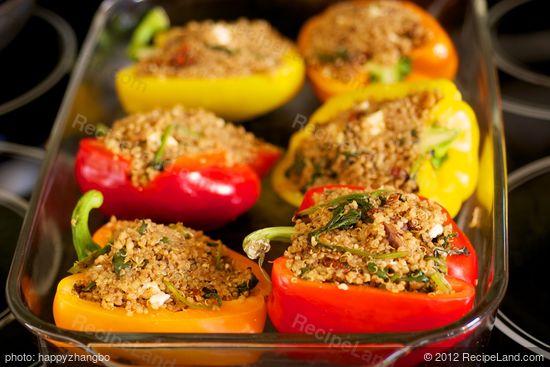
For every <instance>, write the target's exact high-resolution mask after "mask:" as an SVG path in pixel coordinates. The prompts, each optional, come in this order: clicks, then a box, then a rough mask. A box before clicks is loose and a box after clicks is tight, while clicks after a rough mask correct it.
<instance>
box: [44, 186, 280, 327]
mask: <svg viewBox="0 0 550 367" xmlns="http://www.w3.org/2000/svg"><path fill="white" fill-rule="evenodd" d="M102 201H103V197H102V195H101V193H100V192H98V191H89V192H88V193H86V194H85V195H84V196H83V197H82V198H81V200H80V201H79V203H78V204H77V207H76V208H75V211H74V212H73V217H72V220H71V227H72V230H73V242H74V245H75V249H76V250H77V254H78V259H79V261H83V260H84V261H86V259H87V257H88V259H89V256H93V254H94V251H97V250H100V249H102V248H104V246H105V245H106V244H107V243H108V242H109V241H110V240H111V239H112V234H113V233H112V230H113V228H112V225H110V224H106V225H104V226H102V227H101V228H100V229H99V230H97V231H96V232H95V234H94V235H93V237H92V236H91V235H90V232H89V230H88V223H87V222H88V215H89V212H90V211H91V209H93V208H97V207H100V206H101V204H102ZM221 251H222V253H223V255H224V256H228V257H230V258H231V259H232V260H233V262H234V264H235V265H236V266H237V267H240V268H247V267H249V268H251V269H252V272H253V274H254V275H255V276H256V278H257V279H258V280H259V283H258V284H257V285H256V286H255V287H254V289H253V290H252V292H251V295H250V296H249V297H246V298H245V299H237V300H233V301H224V302H223V303H222V305H221V306H220V307H219V308H218V309H192V308H188V309H185V310H182V311H178V312H172V311H168V310H163V309H160V310H149V313H147V314H137V313H135V314H133V315H128V314H127V312H126V310H125V309H106V308H103V307H101V305H100V304H99V303H96V302H92V301H88V300H84V299H81V298H80V297H78V295H76V294H75V292H74V285H75V284H77V282H78V281H79V280H81V279H83V278H84V277H85V275H84V274H82V273H77V274H74V275H70V276H68V277H66V278H63V279H62V280H61V281H60V282H59V285H58V287H57V292H56V293H55V297H54V302H53V315H54V320H55V324H56V325H57V326H59V327H61V328H64V329H71V330H78V331H88V332H99V331H100V332H151V333H153V332H154V333H259V332H261V331H262V330H263V327H264V323H265V317H266V306H265V296H267V294H268V293H269V284H268V283H267V282H266V281H265V279H264V278H263V275H262V273H261V270H260V268H259V267H258V266H257V265H256V264H255V263H253V262H252V261H250V260H248V259H247V258H246V257H244V256H242V255H240V254H238V253H236V252H234V251H232V250H230V249H229V248H227V247H225V246H223V247H222V249H221Z"/></svg>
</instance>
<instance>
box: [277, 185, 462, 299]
mask: <svg viewBox="0 0 550 367" xmlns="http://www.w3.org/2000/svg"><path fill="white" fill-rule="evenodd" d="M315 195H316V196H314V199H315V206H313V207H311V208H308V209H306V210H303V211H302V212H299V213H297V214H296V216H295V218H294V223H295V227H294V231H295V232H294V235H293V236H292V244H291V245H290V246H289V247H288V249H287V250H286V252H285V256H286V257H288V259H289V260H288V262H287V266H288V268H289V269H290V270H291V271H292V272H293V273H294V274H296V276H298V277H300V278H303V279H307V280H312V281H319V282H336V283H344V284H350V285H351V284H355V285H368V286H371V287H377V288H383V289H387V290H389V291H392V292H401V291H415V292H424V293H430V292H437V293H449V292H451V289H450V287H449V285H448V283H447V281H446V280H445V275H446V273H447V266H446V258H447V256H448V255H450V254H454V253H462V252H467V250H466V249H456V248H454V247H453V246H452V241H451V239H452V238H454V237H455V236H456V235H457V233H455V232H453V229H452V226H451V225H450V224H446V219H447V217H446V215H445V213H444V212H443V209H442V208H441V207H440V206H439V205H438V204H436V203H434V202H431V201H428V200H421V199H420V198H418V197H417V196H416V195H414V194H407V193H404V192H399V191H385V190H379V191H373V192H363V191H352V190H349V189H341V188H339V189H327V190H325V191H324V192H322V193H318V194H315Z"/></svg>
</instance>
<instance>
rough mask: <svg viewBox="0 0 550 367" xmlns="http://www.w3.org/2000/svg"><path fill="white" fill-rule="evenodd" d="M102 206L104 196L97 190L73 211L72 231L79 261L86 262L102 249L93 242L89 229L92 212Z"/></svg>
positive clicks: (88, 194)
mask: <svg viewBox="0 0 550 367" xmlns="http://www.w3.org/2000/svg"><path fill="white" fill-rule="evenodd" d="M101 204H103V194H101V192H99V191H97V190H90V191H88V192H86V193H85V194H84V195H83V196H82V197H81V198H80V200H78V203H76V206H75V208H74V210H73V215H72V217H71V230H72V233H73V245H74V248H75V250H76V255H77V256H78V260H84V259H85V258H86V257H87V256H88V255H90V254H91V253H92V252H94V251H96V250H99V249H100V248H101V247H100V246H99V245H98V244H97V243H95V242H94V241H93V239H92V235H91V234H90V229H89V228H88V218H89V217H90V211H92V209H96V208H99V207H100V206H101Z"/></svg>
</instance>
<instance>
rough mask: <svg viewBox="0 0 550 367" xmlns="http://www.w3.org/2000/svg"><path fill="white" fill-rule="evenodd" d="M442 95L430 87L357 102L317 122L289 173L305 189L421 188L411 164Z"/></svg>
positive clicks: (414, 189) (416, 156)
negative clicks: (330, 185) (326, 186)
mask: <svg viewBox="0 0 550 367" xmlns="http://www.w3.org/2000/svg"><path fill="white" fill-rule="evenodd" d="M440 99H441V97H440V96H439V94H438V93H436V92H434V91H426V92H418V93H414V94H411V95H408V96H406V97H403V98H399V99H392V100H381V101H375V100H366V101H362V102H360V103H357V104H355V105H354V106H352V107H351V108H350V109H348V110H346V111H343V112H341V113H339V114H337V115H336V116H334V117H333V118H332V119H330V120H329V121H327V122H326V123H323V124H317V125H315V127H314V130H313V133H312V134H311V135H310V136H309V137H308V138H306V139H305V140H304V141H303V142H301V144H300V146H299V147H298V149H296V152H295V156H294V163H293V165H292V166H290V167H289V169H288V170H287V171H286V176H287V177H288V178H289V179H290V180H291V181H292V182H293V183H294V184H295V185H296V187H298V188H299V189H300V190H301V191H302V192H305V191H306V190H307V189H308V188H309V187H311V186H317V185H323V184H328V183H339V184H350V185H361V186H365V187H367V188H372V189H376V188H378V187H381V186H391V187H394V188H397V189H400V190H403V191H406V192H416V191H417V190H418V186H417V184H416V182H415V180H414V178H413V177H412V176H411V170H412V168H413V165H414V163H415V162H416V161H417V160H418V159H419V157H420V148H419V137H420V134H421V132H422V129H423V127H424V126H425V125H426V123H427V119H428V118H429V112H430V110H431V108H433V106H434V105H435V104H436V103H437V102H438V101H439V100H440Z"/></svg>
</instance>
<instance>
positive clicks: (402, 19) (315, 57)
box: [304, 1, 433, 82]
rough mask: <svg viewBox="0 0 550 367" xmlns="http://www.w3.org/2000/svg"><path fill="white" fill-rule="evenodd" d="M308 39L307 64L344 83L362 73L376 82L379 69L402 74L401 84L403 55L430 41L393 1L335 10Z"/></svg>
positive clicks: (407, 65)
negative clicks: (395, 70) (385, 68)
mask: <svg viewBox="0 0 550 367" xmlns="http://www.w3.org/2000/svg"><path fill="white" fill-rule="evenodd" d="M311 35H312V36H311V40H310V41H309V42H308V44H307V46H306V49H305V50H304V57H305V59H306V63H307V64H308V65H312V66H316V67H319V68H321V70H322V73H323V74H325V75H326V76H330V77H332V78H334V79H338V80H341V81H344V82H347V81H350V80H354V78H355V77H356V76H357V75H362V74H365V72H366V74H370V78H371V81H378V80H376V79H379V78H380V76H379V75H378V74H377V73H376V69H377V68H379V67H391V68H398V69H401V70H400V71H399V72H400V76H399V77H400V79H403V78H404V77H405V76H406V75H407V74H408V73H409V72H410V59H409V58H408V55H409V54H410V53H411V51H412V50H413V49H415V48H418V47H421V46H422V45H424V44H426V43H427V42H428V41H429V40H430V39H431V38H432V37H433V34H432V32H431V31H430V30H429V29H428V28H426V27H425V26H424V25H423V24H422V21H421V19H420V17H419V16H418V15H417V14H415V13H413V12H412V11H411V10H409V9H407V8H406V7H404V6H403V5H401V4H400V3H399V2H398V1H372V2H369V3H367V4H364V3H355V2H353V1H349V2H343V3H340V4H336V5H334V6H331V7H330V8H329V9H328V10H327V11H326V12H325V13H323V15H322V16H320V18H319V21H318V23H316V24H315V25H314V28H313V29H312V30H311Z"/></svg>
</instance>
